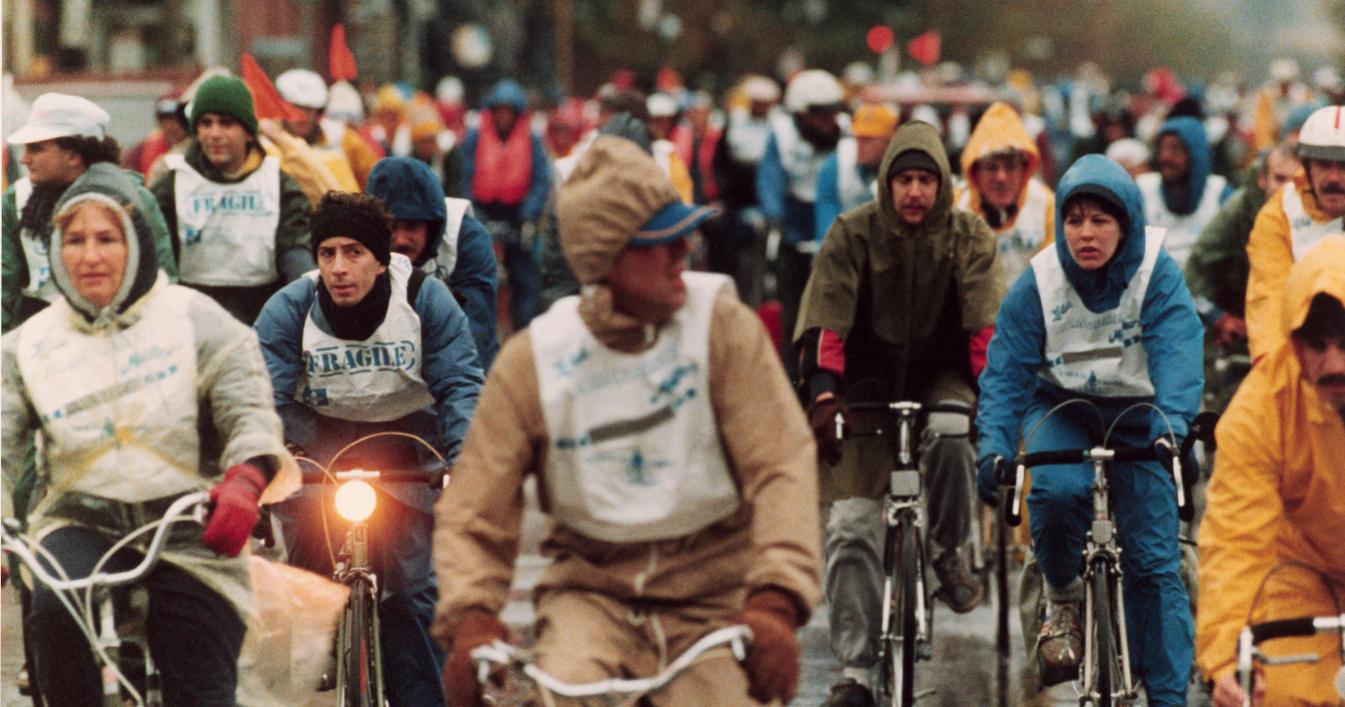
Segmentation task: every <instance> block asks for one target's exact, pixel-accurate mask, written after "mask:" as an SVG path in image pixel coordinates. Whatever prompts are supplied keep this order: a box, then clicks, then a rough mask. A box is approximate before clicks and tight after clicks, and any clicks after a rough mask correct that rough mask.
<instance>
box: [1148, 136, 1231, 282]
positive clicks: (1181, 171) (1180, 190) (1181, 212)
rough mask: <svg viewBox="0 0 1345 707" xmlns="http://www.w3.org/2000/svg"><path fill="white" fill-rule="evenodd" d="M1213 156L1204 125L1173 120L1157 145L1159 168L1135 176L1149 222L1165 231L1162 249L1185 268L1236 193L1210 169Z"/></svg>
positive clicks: (1155, 157)
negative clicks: (1221, 208)
mask: <svg viewBox="0 0 1345 707" xmlns="http://www.w3.org/2000/svg"><path fill="white" fill-rule="evenodd" d="M1213 160H1214V157H1213V155H1212V154H1211V152H1210V143H1209V138H1208V137H1207V136H1206V135H1205V126H1204V125H1202V124H1201V122H1200V121H1199V120H1197V119H1196V118H1193V117H1191V116H1189V115H1187V116H1181V117H1178V118H1171V119H1169V120H1168V121H1167V122H1165V123H1163V127H1162V128H1160V129H1159V131H1158V142H1157V144H1156V145H1155V146H1154V162H1155V165H1156V167H1157V170H1158V171H1156V172H1147V173H1145V174H1141V175H1139V176H1138V177H1135V184H1136V185H1137V186H1139V188H1140V194H1142V195H1143V196H1144V219H1145V221H1146V222H1147V223H1148V224H1149V225H1150V226H1158V227H1161V228H1165V229H1167V238H1165V239H1164V241H1163V249H1164V250H1166V251H1167V252H1168V254H1169V255H1171V256H1172V259H1173V260H1176V261H1177V265H1178V266H1179V267H1182V268H1185V267H1186V259H1187V257H1189V256H1190V254H1191V247H1192V246H1193V245H1195V242H1196V239H1197V238H1199V237H1200V231H1201V230H1202V229H1204V228H1205V225H1206V224H1208V223H1209V222H1210V221H1211V220H1212V219H1213V218H1214V215H1215V214H1216V213H1218V212H1219V205H1220V204H1222V203H1224V200H1226V199H1227V198H1228V196H1229V195H1230V194H1231V193H1232V191H1233V190H1232V188H1231V187H1230V186H1229V185H1228V181H1227V180H1226V179H1224V178H1223V177H1222V176H1221V175H1218V174H1213V173H1211V171H1210V170H1211V165H1212V164H1213Z"/></svg>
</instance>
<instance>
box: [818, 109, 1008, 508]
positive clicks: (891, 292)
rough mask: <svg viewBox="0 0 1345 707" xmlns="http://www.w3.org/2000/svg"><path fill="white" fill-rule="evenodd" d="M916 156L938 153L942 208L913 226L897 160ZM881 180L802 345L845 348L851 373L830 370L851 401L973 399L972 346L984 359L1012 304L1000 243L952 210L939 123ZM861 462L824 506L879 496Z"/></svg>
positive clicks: (827, 280)
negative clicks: (898, 203)
mask: <svg viewBox="0 0 1345 707" xmlns="http://www.w3.org/2000/svg"><path fill="white" fill-rule="evenodd" d="M907 150H919V151H922V152H925V153H926V154H928V155H929V156H930V157H931V158H932V159H933V160H934V162H935V164H937V165H938V168H939V178H940V183H939V192H938V196H937V197H936V198H935V202H934V206H933V208H932V209H931V210H930V211H929V212H928V213H926V215H925V218H924V220H923V221H921V222H920V223H919V224H918V225H914V226H912V225H909V224H906V223H905V222H904V221H902V219H901V217H900V216H898V214H897V212H896V207H895V204H894V202H893V199H892V191H891V189H890V188H889V187H888V184H889V183H890V181H891V177H892V176H893V175H892V174H891V168H892V163H893V161H894V160H895V159H896V158H897V156H898V155H900V154H901V153H903V152H906V151H907ZM879 174H880V175H882V180H881V181H880V182H879V183H880V185H882V186H881V187H880V189H879V190H878V199H877V200H876V201H873V202H870V203H868V204H865V205H864V206H860V207H858V208H855V209H852V210H850V211H847V212H845V213H843V214H841V215H840V217H839V218H837V219H836V221H835V222H834V223H833V224H832V226H831V229H830V230H829V231H827V235H826V238H825V239H824V240H823V242H822V247H821V250H820V251H819V252H818V255H817V259H816V261H815V263H814V264H813V272H812V276H811V277H810V278H809V279H808V285H807V288H806V289H805V290H804V292H803V301H802V303H801V309H800V313H799V319H798V325H797V327H796V328H795V331H794V342H795V346H797V347H800V348H805V347H807V346H811V345H816V344H815V343H813V342H816V341H817V340H818V335H819V333H820V332H819V331H818V330H825V331H826V332H830V333H831V334H832V335H834V336H835V337H838V338H839V339H840V340H841V341H842V342H843V344H844V365H843V369H844V370H843V372H842V371H836V370H834V368H833V367H832V366H829V365H828V362H827V361H826V360H820V361H819V365H820V367H821V368H824V369H831V370H833V372H835V373H838V374H839V377H840V385H841V391H840V392H841V393H842V394H843V395H844V396H845V397H846V398H847V399H848V400H851V401H854V400H858V399H883V398H888V399H893V398H901V399H913V398H914V399H923V398H925V397H926V395H927V394H929V393H930V392H931V390H930V388H931V387H932V386H936V385H937V386H938V387H939V388H940V389H941V390H943V389H946V388H948V385H949V383H950V382H951V383H953V388H954V389H957V390H960V391H963V393H962V394H960V395H957V396H956V397H970V394H971V391H972V390H974V385H975V379H974V374H973V370H972V355H971V352H970V349H971V345H972V343H973V341H975V342H977V343H978V345H979V347H980V351H981V353H982V355H983V353H984V347H985V345H986V344H987V343H988V340H989V336H988V332H987V329H988V328H989V327H991V326H992V325H993V324H994V321H995V313H996V311H998V309H999V303H1000V299H1001V298H1003V296H1004V284H1003V277H1002V275H1001V273H1000V265H999V262H998V261H997V258H996V256H997V252H998V248H997V245H996V240H995V234H994V232H993V231H991V230H990V227H989V226H988V225H986V223H985V221H983V220H982V219H981V218H980V217H979V216H976V215H975V214H972V213H970V212H967V211H962V210H960V209H955V208H953V184H952V172H951V170H950V169H949V167H948V156H947V153H946V152H945V151H944V148H943V143H942V142H940V140H939V136H938V133H937V132H936V131H935V129H934V128H933V127H932V126H930V125H929V124H927V123H922V122H911V123H907V124H905V125H903V126H902V127H901V128H899V129H898V130H897V132H896V133H895V134H894V135H893V136H892V141H891V143H890V144H888V147H887V152H886V153H885V154H884V155H883V161H882V165H881V167H880V171H879ZM803 353H804V359H805V366H804V371H803V372H804V374H805V375H807V374H808V370H807V368H808V365H807V361H808V360H809V358H810V357H809V355H808V353H807V352H806V351H804V352H803ZM822 358H823V359H825V357H822ZM983 360H984V359H982V362H983ZM967 402H972V401H971V400H967ZM856 456H861V455H854V454H851V455H849V457H850V458H849V459H843V460H842V466H841V467H838V468H837V469H833V470H830V473H825V474H823V477H824V480H825V483H824V488H823V496H824V498H826V499H832V498H843V497H845V496H848V495H868V494H867V493H865V492H864V491H863V490H862V489H865V488H867V487H868V486H870V484H867V483H865V482H864V480H863V478H861V477H862V476H869V474H867V473H862V472H861V468H862V467H864V466H866V465H865V464H864V463H863V462H859V463H856V462H857V460H856V459H855V457H856ZM872 476H874V477H881V476H882V475H881V474H872ZM828 487H830V488H828Z"/></svg>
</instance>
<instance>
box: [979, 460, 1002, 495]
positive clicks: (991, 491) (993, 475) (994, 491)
mask: <svg viewBox="0 0 1345 707" xmlns="http://www.w3.org/2000/svg"><path fill="white" fill-rule="evenodd" d="M1003 463H1004V457H1001V456H1000V455H998V454H989V455H986V456H984V457H981V460H980V461H978V462H976V495H977V496H980V497H981V503H984V504H985V505H987V506H993V505H995V502H996V501H997V500H998V498H999V466H1000V465H1001V464H1003Z"/></svg>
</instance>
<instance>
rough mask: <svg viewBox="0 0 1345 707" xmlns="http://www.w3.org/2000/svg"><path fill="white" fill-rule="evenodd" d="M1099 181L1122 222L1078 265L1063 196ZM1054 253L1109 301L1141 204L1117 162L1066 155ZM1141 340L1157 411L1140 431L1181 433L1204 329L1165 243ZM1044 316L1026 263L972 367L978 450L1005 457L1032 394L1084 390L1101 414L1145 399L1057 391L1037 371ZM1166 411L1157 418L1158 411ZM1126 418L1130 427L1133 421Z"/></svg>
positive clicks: (1082, 285) (1196, 383)
mask: <svg viewBox="0 0 1345 707" xmlns="http://www.w3.org/2000/svg"><path fill="white" fill-rule="evenodd" d="M1081 189H1082V190H1083V191H1088V190H1096V189H1105V190H1107V191H1109V192H1110V193H1112V194H1114V195H1116V196H1117V197H1118V199H1119V201H1120V202H1121V203H1123V204H1125V208H1126V213H1127V215H1128V216H1129V219H1130V224H1129V228H1128V230H1127V231H1126V233H1125V235H1124V237H1123V239H1122V241H1121V243H1120V245H1119V246H1118V247H1117V251H1116V254H1115V255H1114V256H1113V257H1112V260H1111V261H1110V262H1109V263H1107V265H1106V266H1104V267H1103V268H1102V269H1101V270H1098V271H1094V272H1089V271H1086V270H1084V269H1083V268H1081V267H1079V266H1078V264H1076V263H1075V262H1074V258H1073V257H1072V256H1071V255H1070V253H1069V246H1068V245H1067V243H1066V240H1065V218H1064V209H1065V204H1066V203H1068V202H1069V199H1070V197H1071V196H1072V195H1074V194H1075V193H1076V192H1079V191H1080V190H1081ZM1055 218H1056V226H1055V228H1056V234H1055V252H1056V257H1058V258H1059V259H1060V262H1061V264H1062V265H1063V267H1064V270H1065V277H1066V279H1067V280H1068V281H1069V283H1070V285H1071V286H1072V287H1073V288H1074V289H1075V291H1077V292H1078V294H1079V296H1080V299H1082V300H1083V302H1084V305H1085V306H1086V307H1088V309H1089V311H1092V312H1105V311H1108V310H1111V309H1115V308H1116V307H1117V305H1118V304H1119V303H1120V299H1121V295H1122V293H1123V292H1124V291H1125V288H1126V285H1127V284H1128V283H1129V282H1130V278H1131V277H1133V276H1134V275H1135V273H1136V271H1137V270H1138V269H1139V266H1140V262H1141V261H1142V260H1143V257H1144V227H1145V221H1144V206H1143V203H1142V200H1141V197H1140V193H1139V189H1138V188H1137V187H1136V186H1135V183H1134V181H1133V180H1131V178H1130V176H1129V175H1128V174H1127V173H1126V171H1125V170H1124V169H1123V168H1122V167H1121V166H1120V165H1118V164H1116V163H1115V162H1113V161H1111V160H1109V159H1107V158H1105V157H1103V156H1101V155H1087V156H1085V157H1083V158H1082V159H1080V160H1079V161H1078V162H1076V163H1075V165H1074V166H1073V167H1071V168H1070V170H1069V171H1068V172H1067V173H1066V174H1065V176H1064V177H1063V178H1062V179H1061V181H1060V184H1059V189H1058V191H1057V197H1056V215H1055ZM1140 326H1141V328H1142V332H1143V333H1142V342H1143V346H1144V350H1145V352H1146V353H1147V355H1148V371H1149V379H1150V380H1151V381H1152V383H1153V387H1154V390H1155V391H1156V394H1155V396H1154V397H1153V398H1150V399H1147V400H1148V401H1149V402H1152V403H1154V404H1155V405H1156V406H1157V407H1158V409H1159V410H1161V411H1162V414H1159V413H1158V412H1154V411H1152V410H1151V411H1150V412H1149V413H1148V420H1147V427H1148V429H1147V434H1148V439H1150V440H1152V439H1154V438H1156V437H1158V436H1159V435H1160V434H1162V435H1166V434H1167V433H1168V423H1169V422H1170V423H1171V426H1172V428H1171V429H1172V432H1173V433H1175V434H1176V435H1178V436H1179V437H1184V436H1185V435H1186V432H1187V425H1188V422H1189V421H1190V419H1191V418H1192V417H1194V416H1195V414H1196V412H1197V411H1198V410H1199V408H1200V395H1201V390H1202V388H1203V386H1204V371H1203V367H1202V365H1203V364H1202V349H1201V346H1200V345H1199V342H1200V341H1201V340H1202V337H1203V336H1204V332H1203V329H1202V328H1201V324H1200V319H1199V317H1197V315H1196V310H1195V304H1194V303H1193V302H1192V299H1191V292H1190V290H1188V289H1187V287H1186V280H1185V279H1184V278H1183V277H1182V272H1181V270H1180V269H1179V268H1178V267H1177V263H1176V262H1175V261H1174V260H1173V259H1172V258H1171V256H1169V255H1168V254H1167V253H1166V252H1162V253H1160V254H1159V256H1158V262H1157V263H1156V264H1155V266H1154V271H1153V275H1152V277H1151V278H1150V280H1149V287H1148V290H1147V291H1146V292H1145V294H1144V304H1143V308H1142V310H1141V314H1140ZM1045 342H1046V323H1045V318H1044V317H1043V314H1042V306H1041V295H1040V293H1039V291H1038V289H1037V280H1036V275H1035V273H1034V271H1033V269H1032V268H1028V269H1027V270H1026V271H1025V272H1024V273H1023V274H1022V276H1020V277H1019V278H1018V280H1017V281H1016V282H1015V283H1014V284H1013V286H1012V287H1011V288H1010V289H1009V293H1008V295H1007V296H1005V298H1004V301H1003V303H1002V304H1001V305H1000V309H999V315H998V317H997V318H996V321H995V336H994V338H993V339H991V341H990V348H989V351H988V352H987V364H986V368H985V371H984V372H983V373H982V374H981V378H980V386H981V396H980V400H979V405H978V409H977V417H976V426H977V430H978V432H979V434H980V437H979V442H978V444H979V446H980V452H981V454H982V456H988V455H996V454H997V455H1000V456H1003V457H1004V458H1006V459H1009V458H1012V457H1013V455H1014V454H1015V453H1016V452H1017V451H1018V441H1019V439H1020V436H1021V432H1022V430H1021V429H1020V427H1021V424H1022V420H1023V416H1024V412H1025V411H1026V410H1027V408H1028V404H1029V403H1030V402H1031V400H1032V399H1033V398H1034V397H1046V398H1048V399H1058V400H1065V399H1069V398H1076V397H1085V398H1089V399H1091V400H1092V401H1093V402H1094V403H1096V404H1097V405H1098V406H1099V408H1101V409H1102V411H1103V414H1104V416H1105V417H1106V418H1107V419H1108V420H1109V421H1110V420H1112V419H1115V417H1116V415H1117V414H1119V413H1120V411H1121V410H1122V409H1124V408H1126V407H1128V406H1129V405H1131V404H1133V403H1135V402H1139V401H1141V400H1146V399H1145V398H1104V397H1090V396H1086V395H1083V394H1080V393H1077V392H1073V391H1066V390H1063V389H1061V388H1058V387H1056V386H1054V385H1052V384H1050V383H1047V382H1045V381H1044V380H1042V379H1041V378H1039V377H1038V374H1039V372H1040V371H1041V370H1042V369H1043V366H1044V365H1045V360H1044V353H1043V352H1044V347H1045ZM1165 416H1166V417H1165ZM1135 419H1138V420H1140V424H1141V425H1143V419H1142V418H1129V417H1128V418H1127V421H1128V422H1131V424H1129V425H1128V426H1130V427H1132V428H1133V427H1134V426H1135V424H1134V422H1133V421H1134V420H1135Z"/></svg>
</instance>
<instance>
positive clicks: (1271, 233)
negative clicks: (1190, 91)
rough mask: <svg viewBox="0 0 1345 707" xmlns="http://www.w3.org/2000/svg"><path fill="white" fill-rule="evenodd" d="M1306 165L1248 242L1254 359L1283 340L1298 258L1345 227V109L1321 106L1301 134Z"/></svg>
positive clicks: (1260, 217) (1249, 327)
mask: <svg viewBox="0 0 1345 707" xmlns="http://www.w3.org/2000/svg"><path fill="white" fill-rule="evenodd" d="M1298 156H1299V158H1300V159H1302V160H1303V169H1302V170H1301V171H1299V172H1298V174H1295V175H1294V181H1293V184H1289V185H1285V187H1284V189H1282V190H1280V192H1279V195H1278V196H1273V197H1271V199H1270V201H1269V202H1268V203H1267V204H1266V205H1265V207H1263V208H1262V209H1261V212H1260V213H1258V214H1257V215H1256V225H1255V226H1253V227H1252V235H1251V237H1250V238H1249V239H1248V241H1247V258H1248V259H1249V260H1250V261H1251V276H1250V277H1249V279H1248V281H1247V338H1248V340H1249V342H1250V348H1251V353H1252V358H1253V359H1259V358H1261V357H1263V356H1265V355H1266V354H1268V353H1270V351H1272V350H1274V348H1275V346H1276V345H1277V344H1278V343H1279V342H1280V341H1281V340H1282V339H1283V333H1282V332H1281V327H1280V299H1281V297H1282V296H1283V292H1284V281H1285V278H1287V277H1288V275H1289V268H1290V267H1292V266H1293V264H1294V261H1296V260H1298V259H1299V258H1301V257H1303V254H1304V253H1306V252H1307V250H1308V249H1309V248H1311V247H1312V246H1313V244H1315V243H1316V242H1317V241H1319V240H1321V239H1322V238H1323V237H1324V236H1326V235H1327V234H1331V233H1339V232H1341V231H1342V230H1345V108H1342V107H1341V106H1327V107H1325V108H1319V109H1317V110H1316V111H1315V112H1313V114H1312V115H1311V116H1308V120H1307V122H1305V123H1303V129H1302V130H1301V131H1300V132H1299V135H1298Z"/></svg>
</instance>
